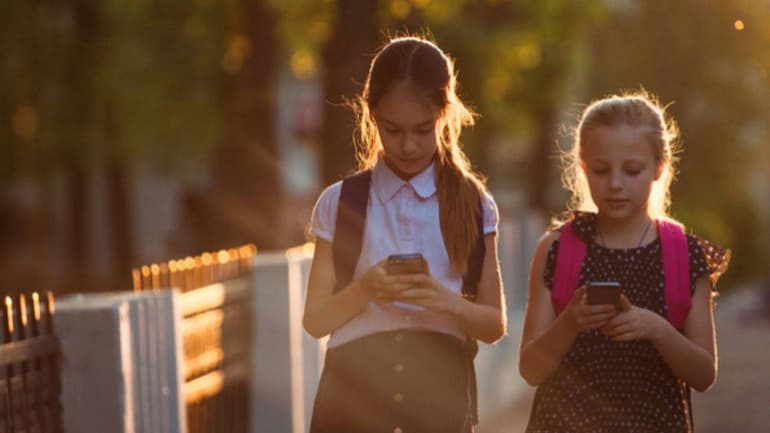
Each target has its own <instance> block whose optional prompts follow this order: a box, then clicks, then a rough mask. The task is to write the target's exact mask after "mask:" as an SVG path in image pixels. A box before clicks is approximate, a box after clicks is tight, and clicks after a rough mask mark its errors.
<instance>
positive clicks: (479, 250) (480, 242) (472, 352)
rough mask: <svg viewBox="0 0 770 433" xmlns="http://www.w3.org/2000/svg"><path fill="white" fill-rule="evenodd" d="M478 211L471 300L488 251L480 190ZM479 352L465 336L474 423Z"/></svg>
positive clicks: (468, 281) (466, 282)
mask: <svg viewBox="0 0 770 433" xmlns="http://www.w3.org/2000/svg"><path fill="white" fill-rule="evenodd" d="M478 203H479V204H478V206H479V207H478V213H477V215H476V226H477V227H478V236H477V237H476V245H474V247H473V251H471V255H470V256H469V257H468V271H467V272H466V274H465V276H464V277H463V288H462V295H463V297H465V298H466V299H468V300H470V301H475V300H476V294H477V293H478V286H479V281H480V280H481V269H482V268H483V267H484V256H485V255H486V252H487V247H486V244H485V243H484V206H483V202H482V196H481V192H479V201H478ZM478 352H479V344H478V342H477V341H476V339H475V338H472V337H471V336H470V335H467V336H466V338H465V354H466V356H467V363H468V379H469V383H470V391H471V417H472V424H473V425H477V424H478V423H479V409H478V385H477V383H476V367H475V364H474V362H473V360H474V359H475V358H476V354H477V353H478Z"/></svg>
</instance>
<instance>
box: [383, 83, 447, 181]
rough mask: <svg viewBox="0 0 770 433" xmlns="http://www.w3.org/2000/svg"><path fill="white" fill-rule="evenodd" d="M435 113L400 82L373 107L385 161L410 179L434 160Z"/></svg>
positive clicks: (433, 108)
mask: <svg viewBox="0 0 770 433" xmlns="http://www.w3.org/2000/svg"><path fill="white" fill-rule="evenodd" d="M437 112H438V109H436V108H435V107H433V106H432V104H430V103H429V102H426V100H425V99H424V98H420V97H419V96H418V95H416V94H415V93H414V90H412V89H411V88H409V87H408V86H407V85H406V84H403V83H399V84H396V85H394V86H393V87H392V88H391V89H390V90H389V91H388V92H387V93H385V94H384V95H383V96H382V98H381V99H380V101H379V102H378V103H377V106H376V107H374V119H375V122H376V124H377V130H378V132H379V134H380V140H381V141H382V147H383V150H384V153H385V162H386V163H387V164H388V166H389V167H390V168H391V169H392V170H393V171H394V172H395V173H396V174H398V175H399V176H400V177H402V178H404V179H409V178H411V177H412V176H414V175H416V174H418V173H420V172H421V171H422V170H424V169H425V168H427V167H428V166H429V165H430V163H431V161H433V156H434V155H435V154H436V149H437V146H438V139H437V136H436V117H437V116H436V113H437Z"/></svg>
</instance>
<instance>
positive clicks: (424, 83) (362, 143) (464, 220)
mask: <svg viewBox="0 0 770 433" xmlns="http://www.w3.org/2000/svg"><path fill="white" fill-rule="evenodd" d="M399 83H407V84H408V85H410V86H411V88H413V89H414V90H415V91H416V92H417V94H419V95H421V96H423V97H425V98H426V100H428V101H430V102H431V103H432V104H433V105H434V106H435V107H437V108H438V110H439V113H438V119H437V123H436V130H437V138H438V150H437V152H436V190H437V195H438V202H439V217H440V224H441V234H442V236H443V238H444V244H445V245H446V249H447V253H448V255H449V260H450V262H451V264H452V268H453V269H454V270H455V271H457V272H459V273H461V274H465V273H466V272H467V271H468V269H467V268H468V266H467V265H468V263H467V262H468V257H469V256H470V254H471V251H472V250H473V247H474V245H475V243H476V239H477V238H478V226H477V217H479V201H478V200H479V196H480V194H484V193H485V192H486V187H485V186H484V179H483V178H482V177H481V176H480V175H479V174H477V173H476V172H474V171H473V170H472V169H471V165H470V162H469V161H468V158H467V156H466V155H465V153H464V152H463V151H462V148H461V144H460V134H461V132H462V129H463V127H465V126H470V125H473V124H474V122H475V116H476V114H475V113H474V112H473V111H472V110H471V109H469V108H468V107H466V106H465V104H463V102H462V101H461V100H460V98H459V97H458V96H457V93H456V87H457V76H456V73H455V71H454V62H453V60H452V59H451V58H450V57H449V56H447V55H446V54H445V53H444V52H442V51H441V49H439V48H438V47H437V46H436V45H435V44H433V43H432V42H430V41H428V40H426V39H424V38H420V37H414V36H407V37H398V38H394V39H391V40H390V41H389V42H388V43H387V44H386V45H385V46H384V47H383V48H381V49H380V50H379V52H378V53H377V55H376V56H375V57H374V59H373V60H372V62H371V65H370V68H369V74H368V75H367V77H366V82H365V84H364V88H363V91H362V93H361V95H360V96H359V97H358V98H356V99H355V100H354V101H353V107H354V109H355V112H356V120H357V131H356V132H357V137H356V140H355V142H356V147H357V153H356V157H357V160H358V169H359V170H366V169H370V168H372V167H374V165H375V164H376V163H377V158H378V154H379V152H380V150H381V149H382V142H381V140H380V136H379V132H378V130H377V125H376V123H375V120H374V116H373V111H374V107H376V106H377V103H378V102H379V101H380V99H381V98H382V96H383V95H385V94H386V93H387V92H388V91H389V90H390V89H392V88H393V86H394V85H395V84H399Z"/></svg>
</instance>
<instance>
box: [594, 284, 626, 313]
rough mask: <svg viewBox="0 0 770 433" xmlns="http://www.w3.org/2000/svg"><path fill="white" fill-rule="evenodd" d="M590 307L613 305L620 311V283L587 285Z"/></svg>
mask: <svg viewBox="0 0 770 433" xmlns="http://www.w3.org/2000/svg"><path fill="white" fill-rule="evenodd" d="M588 303H589V304H590V305H604V304H610V305H615V306H616V307H617V308H618V311H620V283H617V282H614V281H608V282H592V283H588Z"/></svg>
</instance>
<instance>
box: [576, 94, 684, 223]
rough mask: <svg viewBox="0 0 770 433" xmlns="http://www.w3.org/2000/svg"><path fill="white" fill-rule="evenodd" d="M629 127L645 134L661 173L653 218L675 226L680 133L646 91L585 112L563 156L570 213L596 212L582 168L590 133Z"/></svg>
mask: <svg viewBox="0 0 770 433" xmlns="http://www.w3.org/2000/svg"><path fill="white" fill-rule="evenodd" d="M618 125H627V126H630V127H633V128H637V130H638V131H639V132H640V133H642V134H644V136H645V138H647V139H648V141H649V143H650V144H651V145H652V147H653V152H654V155H655V161H656V162H657V163H658V164H659V167H660V169H661V175H660V177H659V178H658V179H657V180H656V181H655V182H654V183H653V186H652V190H651V191H650V197H649V201H648V213H649V215H650V217H651V218H654V219H664V220H668V221H671V222H676V221H675V220H674V219H673V218H671V216H670V215H669V208H670V205H671V192H670V187H671V183H672V182H673V180H674V177H675V176H676V164H677V162H678V157H677V155H678V153H679V150H680V144H679V140H678V137H679V129H678V128H677V126H676V122H674V120H673V119H672V118H671V117H670V116H669V115H668V114H667V113H666V107H664V106H661V105H660V103H659V102H658V99H657V98H656V97H655V96H654V95H652V94H650V93H649V92H647V91H644V90H641V91H634V92H630V93H623V94H620V95H611V96H607V97H605V98H602V99H599V100H596V101H593V102H591V104H589V105H588V107H586V109H585V110H584V111H583V115H582V116H581V118H580V122H579V123H578V125H577V127H576V128H575V130H574V131H573V143H574V144H573V146H572V147H571V149H570V150H569V151H567V152H565V153H564V154H563V155H562V160H563V162H564V165H565V167H564V171H563V172H562V182H563V184H564V186H565V188H567V190H568V191H570V193H571V197H570V199H569V201H568V203H567V209H568V210H570V211H587V212H595V211H596V210H597V208H596V204H595V203H594V201H593V199H592V198H591V193H590V190H589V188H588V179H587V178H586V175H585V172H584V171H583V167H582V164H581V161H582V150H583V146H584V145H585V144H586V142H587V140H586V136H587V135H588V132H589V131H590V130H592V129H594V128H598V127H614V126H618Z"/></svg>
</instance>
